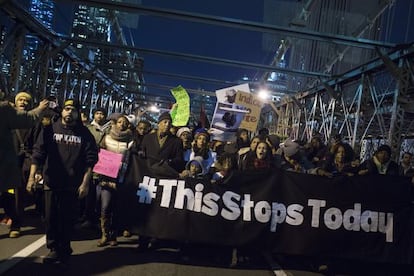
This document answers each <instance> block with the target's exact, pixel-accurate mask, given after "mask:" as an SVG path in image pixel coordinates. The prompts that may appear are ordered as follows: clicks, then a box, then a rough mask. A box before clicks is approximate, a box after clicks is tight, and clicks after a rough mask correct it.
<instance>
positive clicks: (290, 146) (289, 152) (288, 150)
mask: <svg viewBox="0 0 414 276" xmlns="http://www.w3.org/2000/svg"><path fill="white" fill-rule="evenodd" d="M298 151H299V144H298V143H296V142H294V141H292V140H291V139H287V140H286V141H285V143H284V146H283V153H284V154H285V156H287V157H291V156H293V155H295V154H296V153H297V152H298Z"/></svg>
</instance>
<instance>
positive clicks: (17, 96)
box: [14, 91, 32, 104]
mask: <svg viewBox="0 0 414 276" xmlns="http://www.w3.org/2000/svg"><path fill="white" fill-rule="evenodd" d="M21 97H25V98H26V99H27V100H28V101H29V102H31V101H32V95H30V94H29V93H27V92H24V91H22V92H19V93H17V94H16V96H15V97H14V103H15V104H17V101H18V100H19V98H21Z"/></svg>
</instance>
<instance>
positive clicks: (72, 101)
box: [63, 99, 80, 110]
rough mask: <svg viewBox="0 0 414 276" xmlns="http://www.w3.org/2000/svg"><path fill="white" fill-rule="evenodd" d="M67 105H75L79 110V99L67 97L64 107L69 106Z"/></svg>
mask: <svg viewBox="0 0 414 276" xmlns="http://www.w3.org/2000/svg"><path fill="white" fill-rule="evenodd" d="M67 106H73V107H74V108H76V109H77V110H80V104H79V101H78V100H76V99H66V100H65V101H64V102H63V108H65V107H67Z"/></svg>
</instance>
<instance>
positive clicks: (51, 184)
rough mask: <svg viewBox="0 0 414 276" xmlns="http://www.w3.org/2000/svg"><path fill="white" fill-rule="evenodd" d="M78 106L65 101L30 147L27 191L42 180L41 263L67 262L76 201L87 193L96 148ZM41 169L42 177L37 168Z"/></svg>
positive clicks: (70, 250) (96, 157)
mask: <svg viewBox="0 0 414 276" xmlns="http://www.w3.org/2000/svg"><path fill="white" fill-rule="evenodd" d="M79 111H80V105H79V103H78V101H76V100H74V99H67V100H66V101H65V102H64V105H63V110H62V112H61V115H62V116H61V118H60V119H59V120H57V121H56V122H54V123H52V124H51V125H49V126H46V127H44V128H42V130H41V132H40V134H39V136H38V138H37V140H36V143H35V145H34V147H33V153H32V165H31V167H30V174H29V180H28V182H27V185H26V189H27V191H29V192H32V191H33V188H34V186H35V185H36V183H38V182H39V181H40V180H41V179H42V177H43V186H44V197H45V222H46V246H47V248H49V249H50V252H49V254H48V255H47V256H45V257H44V259H43V263H66V261H67V260H68V259H69V257H70V255H71V254H72V248H71V236H72V229H73V225H74V220H75V216H76V215H77V214H78V212H77V211H78V210H77V209H78V208H77V203H78V198H83V197H85V196H86V195H87V193H88V190H89V181H90V179H91V175H92V168H93V167H94V165H95V163H96V162H97V160H98V148H97V146H96V143H95V139H94V138H93V135H92V134H91V133H90V131H89V130H88V129H87V128H86V127H85V126H84V125H83V124H82V122H81V120H80V114H79ZM40 167H43V174H42V173H41V172H39V171H38V170H39V168H40Z"/></svg>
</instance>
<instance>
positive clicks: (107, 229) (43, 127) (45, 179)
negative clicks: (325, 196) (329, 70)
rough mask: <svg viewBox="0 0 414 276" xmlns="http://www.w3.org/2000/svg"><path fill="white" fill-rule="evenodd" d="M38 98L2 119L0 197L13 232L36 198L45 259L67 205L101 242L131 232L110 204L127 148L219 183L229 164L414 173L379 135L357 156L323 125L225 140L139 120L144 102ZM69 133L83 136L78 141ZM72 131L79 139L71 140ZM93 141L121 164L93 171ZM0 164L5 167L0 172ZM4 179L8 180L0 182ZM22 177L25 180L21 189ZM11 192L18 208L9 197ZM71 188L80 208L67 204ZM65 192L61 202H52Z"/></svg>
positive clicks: (182, 173) (111, 242) (65, 235)
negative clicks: (114, 172)
mask: <svg viewBox="0 0 414 276" xmlns="http://www.w3.org/2000/svg"><path fill="white" fill-rule="evenodd" d="M32 104H33V101H32V96H31V95H30V94H29V93H27V92H20V93H18V94H17V95H16V96H15V99H14V101H13V102H9V103H5V102H2V106H7V107H8V108H9V109H10V108H11V107H12V106H13V107H14V109H15V110H16V112H21V113H24V114H27V111H28V110H30V109H31V107H32ZM41 106H42V107H41V111H42V112H41V114H40V117H39V119H38V123H37V124H36V125H33V123H32V124H25V125H21V124H19V123H13V122H12V121H10V125H8V126H5V127H2V129H1V131H2V133H1V135H0V137H4V135H5V134H4V133H6V132H10V137H11V140H13V141H14V146H13V147H14V150H15V153H12V154H15V160H16V163H17V165H18V167H19V168H20V175H21V177H20V179H17V178H14V179H13V181H15V183H10V180H8V179H7V180H6V179H5V178H3V177H1V178H0V184H1V185H2V186H1V188H2V189H1V198H2V199H3V200H1V203H2V204H3V206H2V207H3V208H4V209H5V216H4V218H3V220H4V221H5V222H7V221H11V223H10V224H11V228H10V235H9V236H10V238H17V237H18V236H19V235H20V218H21V216H22V213H23V211H24V207H25V206H27V203H28V202H30V203H33V202H34V203H35V205H36V208H37V210H38V212H39V214H40V215H41V216H42V217H43V218H44V219H45V220H46V231H47V246H48V248H49V249H50V250H51V252H50V254H49V255H48V256H47V258H46V260H47V262H54V261H57V260H59V261H63V260H65V259H67V258H68V257H69V256H70V254H71V252H72V250H71V247H70V233H69V231H68V229H70V228H71V225H72V224H73V223H72V221H71V220H70V218H71V217H72V216H73V215H75V216H76V218H77V222H78V224H79V225H80V227H81V228H93V229H99V230H100V232H101V238H100V239H99V240H98V241H97V246H99V247H105V246H116V245H117V236H119V235H123V236H124V237H130V236H131V232H130V229H129V225H128V223H125V222H124V223H122V225H121V223H120V222H119V220H118V219H117V210H116V206H118V204H117V202H118V201H122V200H123V199H122V198H120V197H121V196H122V194H120V193H118V188H119V187H118V185H120V183H121V182H122V181H123V177H124V175H122V174H125V171H126V170H127V169H128V166H133V165H134V164H132V163H130V162H129V160H130V156H131V155H132V154H136V155H137V156H139V157H140V158H142V159H144V160H145V161H146V162H147V165H148V168H149V170H150V171H151V173H153V174H154V175H155V176H159V177H170V178H177V179H178V178H179V179H186V178H198V179H203V180H204V181H209V182H211V184H212V185H223V184H225V183H226V182H227V181H228V179H230V178H231V176H232V174H233V172H234V171H236V170H242V171H250V170H269V169H282V170H289V171H294V172H298V173H309V174H315V175H320V176H326V177H335V176H337V175H346V176H354V175H365V174H388V175H402V176H406V177H409V178H413V176H414V168H413V167H412V165H411V159H412V153H409V152H405V153H404V154H403V156H402V160H401V162H400V163H399V164H397V163H396V162H394V161H392V159H391V148H390V147H389V146H388V145H385V144H383V145H380V146H379V147H378V148H377V150H376V151H375V153H374V154H373V156H371V157H370V158H368V159H367V160H364V161H363V162H360V160H359V159H358V157H357V156H356V154H355V152H354V150H353V149H352V147H351V146H350V145H349V144H348V143H346V142H345V141H343V140H342V139H341V137H340V135H336V136H334V137H332V139H328V140H329V141H331V142H330V143H329V144H326V143H324V141H325V139H324V137H322V136H321V135H315V136H314V137H312V139H311V140H310V141H309V142H306V141H295V140H292V139H289V138H287V139H285V138H283V139H282V137H279V136H277V135H275V134H270V133H269V131H268V130H267V129H264V128H263V129H260V130H259V131H258V132H257V133H251V132H249V131H247V130H245V129H239V130H238V131H237V133H236V134H235V137H234V139H233V140H232V141H219V140H215V139H214V137H213V138H212V136H211V133H210V131H209V129H206V128H201V127H194V126H180V127H177V126H173V125H172V121H173V120H172V118H171V114H170V113H169V112H164V113H162V114H160V116H159V117H158V121H157V124H156V125H154V124H151V123H150V122H149V121H147V120H145V117H144V116H143V115H144V113H145V111H141V112H140V113H138V114H134V115H127V114H121V113H112V114H109V116H108V114H107V111H106V110H105V109H104V108H96V109H95V110H93V112H92V114H93V118H92V120H91V121H90V120H89V118H88V117H87V113H86V112H82V109H81V108H80V105H79V103H78V102H77V101H76V100H73V99H67V100H66V101H65V102H64V103H63V105H62V107H59V104H58V103H57V100H56V99H54V98H50V99H48V106H49V107H48V108H46V106H45V102H42V103H41ZM38 109H39V108H38ZM1 110H3V107H2V109H1ZM36 112H37V111H36ZM2 113H3V111H2ZM81 114H83V116H81ZM3 116H5V115H3ZM26 116H27V115H26ZM3 118H5V117H3ZM32 121H33V119H32ZM2 124H3V122H2ZM23 128H24V129H23ZM60 133H64V134H65V135H70V136H71V137H72V136H73V137H75V138H73V139H75V140H73V141H70V142H67V143H66V144H69V145H66V144H65V145H59V148H57V147H54V146H53V145H55V144H56V138H55V137H56V135H57V134H60ZM76 137H82V139H81V140H82V142H80V140H79V141H77V140H76ZM76 141H77V142H79V145H74V144H77V142H76ZM0 144H3V143H0ZM57 144H59V143H57ZM99 148H100V149H105V150H108V151H110V152H114V153H118V154H121V155H122V156H123V159H122V164H123V165H124V167H123V171H121V172H120V174H119V175H118V177H116V178H112V177H108V176H105V175H100V174H97V173H93V172H92V168H93V166H94V165H95V163H96V162H97V158H98V149H99ZM3 151H4V149H3V148H2V149H1V152H0V156H1V159H2V160H5V158H4V157H3V154H4V153H3ZM9 155H10V153H9ZM2 164H3V163H2ZM59 164H60V165H62V164H64V165H62V166H60V165H59ZM125 166H126V167H125ZM51 170H52V171H51ZM4 174H5V172H4V171H3V169H2V170H1V171H0V175H4ZM5 181H6V182H7V184H15V185H12V186H5V185H4V184H5ZM22 187H26V191H25V190H24V189H22ZM13 195H14V198H15V202H14V203H15V206H16V208H15V209H13V208H12V207H10V206H11V205H13V204H11V203H10V198H12V197H13ZM75 198H76V200H77V204H78V205H79V206H80V208H73V206H74V202H73V199H75ZM62 202H64V203H65V204H67V205H65V207H64V208H61V207H57V206H58V203H62ZM59 206H60V205H59ZM59 208H60V209H59ZM56 210H58V211H56ZM73 210H79V212H77V213H76V214H72V216H71V215H70V214H69V213H73V212H74V211H73ZM62 217H65V219H62ZM57 224H59V225H57ZM62 225H64V226H65V227H67V229H65V231H63V232H61V230H59V229H61V228H62ZM150 246H151V239H150V237H143V236H141V237H140V238H139V244H138V245H137V249H139V250H147V249H148V248H149V247H150Z"/></svg>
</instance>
